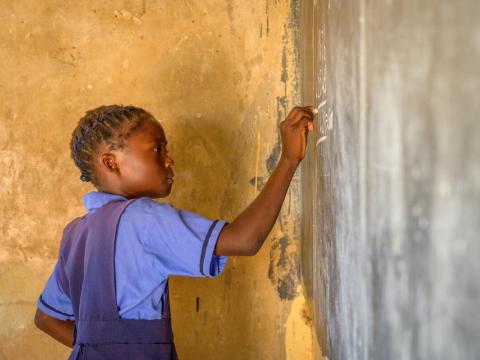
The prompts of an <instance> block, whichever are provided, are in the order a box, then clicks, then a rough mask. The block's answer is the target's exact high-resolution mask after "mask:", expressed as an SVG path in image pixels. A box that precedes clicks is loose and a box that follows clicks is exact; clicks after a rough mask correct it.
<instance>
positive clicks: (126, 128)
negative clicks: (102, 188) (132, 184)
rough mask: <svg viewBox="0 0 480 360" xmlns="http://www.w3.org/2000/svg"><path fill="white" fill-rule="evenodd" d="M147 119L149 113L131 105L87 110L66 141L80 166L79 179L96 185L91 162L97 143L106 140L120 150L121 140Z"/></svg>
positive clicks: (73, 157) (123, 141)
mask: <svg viewBox="0 0 480 360" xmlns="http://www.w3.org/2000/svg"><path fill="white" fill-rule="evenodd" d="M147 118H153V116H152V115H150V114H149V113H148V112H147V111H145V110H143V109H141V108H138V107H135V106H131V105H130V106H122V105H108V106H100V107H98V108H95V109H92V110H89V111H87V112H86V113H85V115H84V116H83V117H82V118H81V119H80V121H79V122H78V125H77V127H76V128H75V130H73V132H72V139H71V141H70V150H71V156H72V159H73V161H74V162H75V165H76V166H77V167H78V168H79V169H80V180H81V181H85V182H89V181H90V182H92V183H93V184H94V185H97V181H96V178H95V172H94V165H93V161H94V159H95V155H96V150H97V148H98V146H99V145H100V144H102V143H106V144H107V145H108V146H109V148H110V149H111V150H117V149H122V148H123V147H124V146H125V140H127V139H128V137H129V136H130V135H132V134H133V132H134V131H135V130H137V129H138V128H139V127H140V126H141V125H142V122H143V120H145V119H147Z"/></svg>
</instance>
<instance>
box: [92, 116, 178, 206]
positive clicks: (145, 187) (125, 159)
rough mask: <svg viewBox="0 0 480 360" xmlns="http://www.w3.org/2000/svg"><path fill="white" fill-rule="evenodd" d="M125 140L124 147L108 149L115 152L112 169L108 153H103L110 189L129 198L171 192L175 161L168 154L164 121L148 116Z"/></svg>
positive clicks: (113, 153) (111, 152)
mask: <svg viewBox="0 0 480 360" xmlns="http://www.w3.org/2000/svg"><path fill="white" fill-rule="evenodd" d="M125 143H126V144H125V146H124V147H123V148H122V149H118V150H112V151H110V152H109V153H110V155H114V157H113V159H114V164H115V167H114V169H113V171H112V170H111V169H109V168H108V166H107V165H106V160H108V156H107V155H109V154H103V155H101V157H102V159H101V161H102V163H103V165H104V166H102V167H103V168H104V169H108V171H107V173H108V175H107V176H106V177H104V179H105V180H108V181H107V182H108V183H109V184H108V186H107V187H108V190H107V191H109V192H112V193H116V194H120V195H123V196H126V197H128V198H137V197H141V196H147V197H151V198H160V197H166V196H168V195H169V194H170V191H171V189H172V185H173V171H172V168H171V167H172V165H173V164H174V162H173V159H172V158H171V157H170V156H169V155H168V151H167V138H166V136H165V133H164V131H163V129H162V127H161V125H160V124H159V123H158V122H157V121H156V120H154V119H145V120H144V121H143V123H142V125H141V127H140V128H138V129H137V130H135V132H134V133H133V134H132V135H131V136H130V137H128V139H127V140H126V141H125ZM106 156H107V157H106ZM112 190H113V191H112Z"/></svg>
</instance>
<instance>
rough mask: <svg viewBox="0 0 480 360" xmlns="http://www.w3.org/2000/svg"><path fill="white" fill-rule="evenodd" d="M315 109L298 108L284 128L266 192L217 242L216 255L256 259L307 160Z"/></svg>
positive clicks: (281, 130) (294, 109)
mask: <svg viewBox="0 0 480 360" xmlns="http://www.w3.org/2000/svg"><path fill="white" fill-rule="evenodd" d="M313 130H314V125H313V113H312V107H295V108H293V109H292V110H291V111H290V113H289V114H288V116H287V118H286V119H285V120H284V121H282V122H281V124H280V134H281V137H282V155H281V157H280V160H279V162H278V164H277V166H276V167H275V169H274V170H273V172H272V174H271V175H270V177H269V179H268V181H267V183H266V184H265V186H264V187H263V189H262V191H261V192H260V194H258V196H257V197H256V198H255V199H254V200H253V202H252V203H251V204H250V205H249V206H248V207H247V208H246V209H245V210H244V211H243V212H242V213H241V214H240V215H238V216H237V218H236V219H235V220H234V221H232V222H231V223H230V224H228V225H226V226H225V227H224V228H223V230H222V232H221V233H220V236H219V238H218V241H217V245H216V247H215V255H250V256H251V255H255V254H256V253H257V252H258V250H260V248H261V247H262V245H263V242H264V241H265V239H266V238H267V236H268V234H269V233H270V231H271V230H272V227H273V225H274V224H275V221H276V219H277V217H278V214H279V212H280V209H281V207H282V204H283V200H284V199H285V195H286V194H287V190H288V187H289V185H290V182H291V180H292V178H293V175H294V174H295V170H296V169H297V167H298V165H299V164H300V162H301V161H302V159H303V158H304V156H305V148H306V145H307V135H308V131H313Z"/></svg>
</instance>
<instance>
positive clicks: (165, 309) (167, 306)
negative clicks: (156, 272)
mask: <svg viewBox="0 0 480 360" xmlns="http://www.w3.org/2000/svg"><path fill="white" fill-rule="evenodd" d="M168 282H169V280H167V284H166V285H165V293H166V294H165V302H164V304H163V314H162V318H165V319H170V296H169V290H168V288H169V286H168Z"/></svg>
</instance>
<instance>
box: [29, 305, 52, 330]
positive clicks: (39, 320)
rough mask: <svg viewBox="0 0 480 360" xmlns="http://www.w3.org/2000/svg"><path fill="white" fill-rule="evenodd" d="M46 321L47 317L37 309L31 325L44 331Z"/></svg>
mask: <svg viewBox="0 0 480 360" xmlns="http://www.w3.org/2000/svg"><path fill="white" fill-rule="evenodd" d="M48 320H49V316H48V315H47V314H45V313H43V312H42V311H41V310H40V309H38V308H37V311H36V312H35V317H34V319H33V323H34V324H35V326H36V327H37V328H38V329H40V330H42V331H45V326H46V323H47V321H48Z"/></svg>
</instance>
